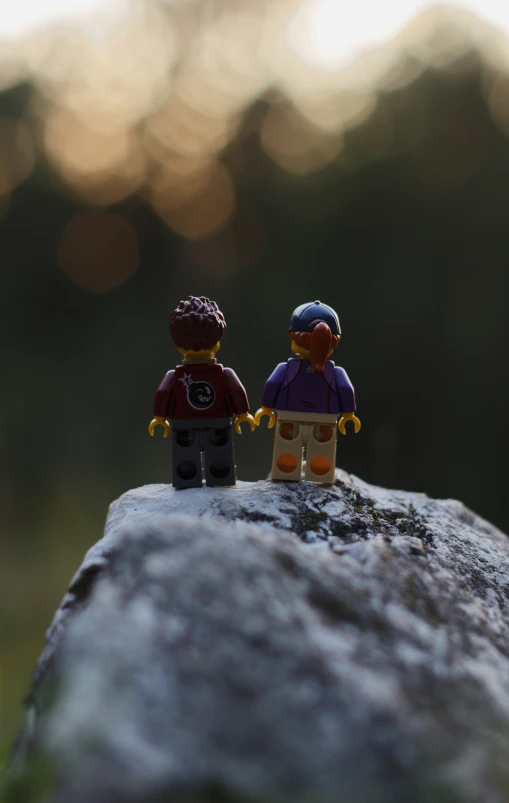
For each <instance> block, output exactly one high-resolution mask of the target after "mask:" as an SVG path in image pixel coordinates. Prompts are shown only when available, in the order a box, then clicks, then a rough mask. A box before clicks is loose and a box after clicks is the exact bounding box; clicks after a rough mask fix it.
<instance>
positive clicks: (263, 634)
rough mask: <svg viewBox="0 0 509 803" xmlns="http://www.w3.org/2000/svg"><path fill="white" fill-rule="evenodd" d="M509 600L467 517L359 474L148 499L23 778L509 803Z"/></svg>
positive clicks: (71, 796)
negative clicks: (46, 770) (34, 767)
mask: <svg viewBox="0 0 509 803" xmlns="http://www.w3.org/2000/svg"><path fill="white" fill-rule="evenodd" d="M508 594H509V541H508V539H507V538H506V536H505V535H503V534H502V533H501V532H499V531H498V530H497V529H496V528H494V527H492V526H491V525H490V524H488V523H487V522H485V521H483V520H482V519H480V518H479V517H477V516H475V515H474V514H473V513H471V512H470V511H469V510H467V509H466V508H465V507H464V506H463V505H462V504H461V503H459V502H456V501H452V500H445V501H444V500H432V499H429V498H427V497H426V496H424V495H421V494H412V493H405V492H401V491H389V490H385V489H381V488H377V487H373V486H369V485H367V484H366V483H364V482H362V481H360V480H359V479H357V478H355V477H352V476H348V475H346V474H345V473H343V472H339V471H338V474H337V480H336V483H335V485H334V486H328V487H325V486H323V487H322V486H316V485H311V484H308V483H298V484H289V483H271V482H268V481H264V482H258V483H242V482H241V483H239V484H238V485H237V486H236V487H235V488H224V489H207V488H203V489H197V490H186V491H175V490H174V489H172V488H171V487H170V486H167V485H156V486H146V487H144V488H139V489H136V490H133V491H130V492H128V493H127V494H125V495H124V496H122V497H121V498H120V499H119V500H118V501H116V502H115V503H114V504H113V505H112V506H111V509H110V513H109V516H108V520H107V524H106V530H105V535H104V538H103V539H102V540H100V541H99V542H98V543H97V544H96V545H95V546H93V547H92V549H91V550H90V551H89V553H88V555H87V556H86V558H85V560H84V562H83V565H82V566H81V568H80V569H79V571H78V572H77V574H76V575H75V577H74V579H73V580H72V582H71V585H70V588H69V592H68V594H67V595H66V597H65V598H64V600H63V603H62V606H61V608H60V610H59V611H58V612H57V614H56V617H55V620H54V622H53V624H52V626H51V628H50V630H49V632H48V641H47V646H46V648H45V650H44V653H43V655H42V656H41V659H40V661H39V665H38V667H37V670H36V674H35V678H34V684H33V689H32V692H31V698H30V703H29V708H28V713H27V723H26V727H25V730H24V733H23V735H22V737H21V739H20V743H19V746H18V751H17V756H16V762H15V766H16V771H17V772H18V773H19V772H21V775H22V776H25V777H26V775H27V773H28V770H27V768H28V767H30V766H31V764H33V763H34V761H35V758H34V757H37V761H38V762H39V763H40V761H41V757H42V759H43V760H44V762H46V765H47V766H49V767H50V768H51V773H50V778H51V780H48V781H47V782H46V786H47V787H48V788H49V791H48V790H46V792H45V796H44V803H48V802H49V803H141V802H142V801H143V803H162V801H165V803H166V802H167V803H173V802H174V801H175V803H176V802H177V801H187V800H189V801H193V803H205V801H233V802H235V801H246V803H247V801H267V803H272V802H274V803H276V802H277V803H286V801H288V803H290V802H291V803H343V802H344V803H424V802H426V803H448V802H450V803H453V802H454V803H456V802H457V801H465V802H466V803H507V801H508V800H509V624H508V607H509V603H508ZM20 767H21V770H20ZM34 799H39V798H38V797H37V794H36V795H35V798H34ZM40 799H41V801H42V799H43V797H42V796H41V797H40Z"/></svg>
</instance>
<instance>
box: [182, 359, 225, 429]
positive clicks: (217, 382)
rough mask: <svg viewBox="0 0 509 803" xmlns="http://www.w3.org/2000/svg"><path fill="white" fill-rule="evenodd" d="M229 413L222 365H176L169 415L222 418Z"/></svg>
mask: <svg viewBox="0 0 509 803" xmlns="http://www.w3.org/2000/svg"><path fill="white" fill-rule="evenodd" d="M231 413H232V410H231V406H230V404H229V401H228V397H227V393H226V386H225V376H224V371H223V366H222V365H219V364H218V363H212V364H197V365H178V366H177V368H176V369H175V375H174V380H173V394H172V402H171V408H170V412H169V417H170V418H223V417H225V416H229V415H231Z"/></svg>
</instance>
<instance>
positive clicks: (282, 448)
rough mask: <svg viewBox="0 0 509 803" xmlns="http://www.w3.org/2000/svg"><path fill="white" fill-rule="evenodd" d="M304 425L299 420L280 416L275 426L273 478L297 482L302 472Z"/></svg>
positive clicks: (271, 476)
mask: <svg viewBox="0 0 509 803" xmlns="http://www.w3.org/2000/svg"><path fill="white" fill-rule="evenodd" d="M302 429H303V428H302V426H301V424H300V423H299V422H298V421H285V420H284V419H281V418H278V421H277V424H276V427H275V432H276V434H275V438H274V454H273V457H272V471H271V474H270V478H271V479H272V480H286V481H287V482H292V481H293V482H296V481H298V480H300V478H301V472H302Z"/></svg>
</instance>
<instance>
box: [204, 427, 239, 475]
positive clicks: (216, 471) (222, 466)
mask: <svg viewBox="0 0 509 803" xmlns="http://www.w3.org/2000/svg"><path fill="white" fill-rule="evenodd" d="M202 446H203V451H204V456H205V480H206V483H207V485H208V486H211V487H216V486H219V485H235V482H236V480H237V474H236V468H235V455H234V452H233V429H232V426H231V424H230V425H228V426H225V427H211V428H210V429H206V430H203V439H202Z"/></svg>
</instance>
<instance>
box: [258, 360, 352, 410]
mask: <svg viewBox="0 0 509 803" xmlns="http://www.w3.org/2000/svg"><path fill="white" fill-rule="evenodd" d="M262 406H263V407H269V408H270V409H271V410H287V411H288V412H293V413H332V414H334V413H336V414H338V415H339V413H353V412H354V410H355V394H354V390H353V387H352V384H351V382H350V380H349V379H348V376H347V374H346V371H344V370H343V368H339V367H336V366H335V365H334V363H333V362H332V360H327V362H326V363H325V368H324V371H323V373H321V372H320V371H314V370H313V368H311V365H310V363H309V360H301V359H299V358H298V357H290V359H289V360H288V361H287V362H280V363H279V365H278V366H276V368H275V369H274V371H273V372H272V374H271V375H270V376H269V378H268V379H267V381H266V383H265V388H264V391H263V396H262Z"/></svg>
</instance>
